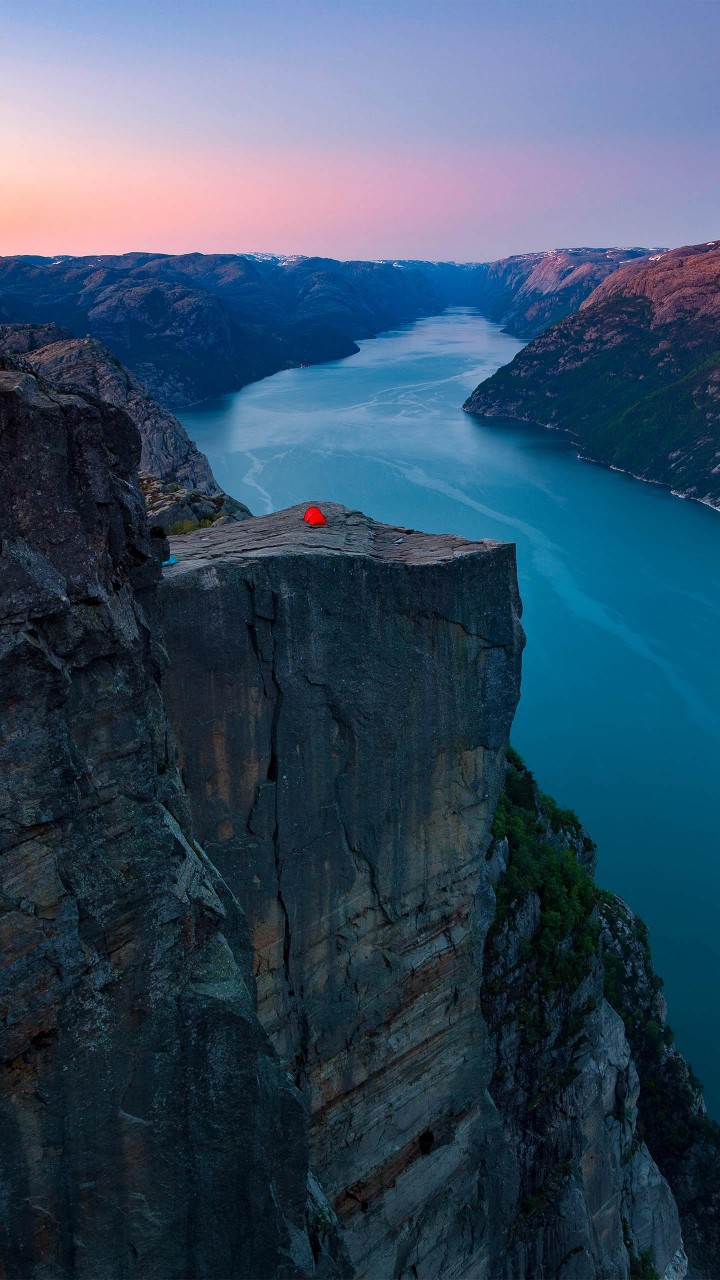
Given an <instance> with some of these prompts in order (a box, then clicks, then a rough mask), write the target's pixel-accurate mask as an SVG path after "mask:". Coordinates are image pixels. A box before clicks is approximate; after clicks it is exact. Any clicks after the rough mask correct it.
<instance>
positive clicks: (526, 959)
mask: <svg viewBox="0 0 720 1280" xmlns="http://www.w3.org/2000/svg"><path fill="white" fill-rule="evenodd" d="M323 510H324V511H325V513H326V515H327V516H328V522H329V523H328V526H327V527H325V528H322V527H321V528H319V529H312V528H308V527H307V526H306V525H304V524H303V522H302V514H303V507H298V508H292V509H290V510H289V511H286V512H280V513H278V514H276V515H274V516H268V517H263V518H261V519H257V520H255V521H252V522H251V523H249V524H247V525H244V526H236V527H235V528H234V529H227V528H226V529H223V530H219V529H218V530H211V531H208V532H207V533H206V534H204V535H198V534H191V535H190V536H189V537H188V538H186V539H182V540H181V541H176V542H174V543H173V550H174V552H175V554H176V555H177V557H178V564H177V565H176V566H174V567H173V568H172V569H170V570H169V571H167V572H166V575H165V579H164V582H163V586H162V590H161V610H162V617H163V626H164V634H165V637H166V641H167V644H168V647H169V652H170V657H171V664H170V671H169V677H168V682H167V699H168V707H169V711H170V714H171V718H172V720H173V723H174V725H175V727H176V731H177V735H178V738H179V749H180V758H181V766H182V774H183V777H184V779H185V781H186V783H187V787H188V795H189V799H190V804H191V809H192V814H193V821H194V823H195V826H196V829H197V831H198V833H199V835H200V836H201V838H202V839H203V841H204V842H205V844H206V847H207V849H208V851H209V852H210V854H211V856H212V858H213V861H214V862H216V863H217V865H218V866H219V867H220V868H221V870H222V873H223V875H224V877H225V879H226V880H227V882H228V884H229V885H230V886H231V888H232V889H233V892H234V893H235V894H236V895H237V896H238V897H239V898H240V899H241V900H242V901H243V903H246V904H247V908H248V916H249V921H250V926H251V930H252V936H253V947H254V953H255V966H256V972H257V980H258V1012H259V1016H260V1019H261V1021H262V1022H263V1024H264V1026H265V1027H266V1028H267V1030H268V1032H269V1034H270V1036H271V1038H272V1040H273V1042H274V1044H275V1045H276V1047H277V1049H278V1052H279V1054H280V1056H281V1058H282V1059H283V1060H284V1061H286V1062H287V1063H288V1064H289V1066H290V1068H291V1070H292V1073H293V1075H294V1078H295V1080H296V1082H297V1084H298V1086H299V1087H300V1088H301V1089H302V1091H303V1093H304V1095H305V1097H306V1100H307V1105H308V1110H309V1116H310V1150H311V1157H312V1164H313V1166H314V1167H315V1168H316V1170H317V1172H318V1174H319V1176H320V1179H321V1182H322V1184H323V1186H324V1189H325V1191H326V1193H327V1194H328V1196H329V1199H330V1201H331V1203H332V1204H333V1206H334V1208H335V1210H336V1212H337V1214H338V1216H339V1217H340V1219H341V1221H342V1223H343V1226H344V1234H345V1239H346V1242H347V1245H348V1248H349V1250H350V1253H351V1255H352V1258H353V1261H354V1263H355V1266H356V1269H357V1273H358V1275H359V1276H361V1277H367V1280H379V1278H380V1277H382V1280H391V1278H392V1277H398V1278H400V1277H402V1278H407V1280H410V1278H411V1277H413V1278H415V1280H436V1277H437V1276H440V1275H442V1276H443V1278H445V1277H452V1276H456V1277H477V1278H478V1280H500V1278H501V1277H502V1278H503V1280H516V1277H518V1276H521V1275H522V1276H528V1277H531V1276H532V1277H540V1276H542V1277H547V1276H557V1277H559V1278H560V1280H593V1278H594V1277H597V1280H600V1277H603V1278H608V1280H609V1278H611V1277H612V1278H613V1280H628V1277H630V1276H632V1275H636V1274H638V1275H639V1274H647V1275H651V1274H653V1270H652V1269H653V1268H655V1269H656V1272H657V1274H658V1275H661V1276H664V1277H666V1278H667V1280H680V1277H682V1276H683V1275H684V1274H685V1272H686V1265H687V1262H686V1258H685V1254H684V1252H683V1248H682V1236H681V1231H680V1226H679V1221H678V1213H677V1208H676V1205H675V1201H674V1199H673V1195H672V1193H671V1191H670V1188H669V1186H668V1184H667V1182H666V1180H665V1179H664V1177H663V1176H662V1174H661V1173H660V1172H659V1170H658V1168H657V1165H656V1163H655V1160H654V1159H653V1156H652V1155H651V1154H650V1152H649V1151H648V1149H647V1147H646V1146H645V1144H644V1142H643V1140H642V1137H641V1131H640V1129H639V1128H638V1123H637V1122H638V1113H637V1104H638V1074H637V1071H636V1068H635V1065H634V1062H633V1060H632V1055H631V1050H630V1047H629V1045H628V1041H627V1038H626V1034H625V1029H624V1026H623V1022H622V1020H621V1018H620V1017H619V1016H618V1013H617V1012H616V1011H615V1010H614V1009H613V1008H612V1007H611V1005H610V1004H609V1003H608V1002H607V1001H606V1000H605V998H604V994H603V989H604V979H605V970H604V967H603V960H602V954H601V928H602V926H601V916H600V910H601V906H602V904H603V902H604V901H605V899H603V898H602V896H601V895H600V894H599V892H598V891H597V890H596V889H595V887H594V885H593V884H592V880H591V876H590V874H589V870H591V868H592V861H593V859H592V845H591V843H590V842H589V841H588V840H587V838H586V836H585V834H584V833H583V832H582V830H581V828H580V827H579V824H578V823H577V820H576V819H574V817H573V816H572V815H567V814H562V813H561V814H558V813H557V812H556V811H555V810H551V809H548V808H547V806H548V805H549V804H550V802H549V801H544V802H543V804H544V805H545V806H546V807H545V808H543V804H541V801H540V799H539V797H538V795H537V792H536V790H535V788H534V784H533V783H532V779H531V778H530V775H529V774H527V771H525V770H523V769H522V767H521V766H518V767H517V768H514V767H511V769H510V774H509V779H508V780H507V781H506V770H505V764H504V744H505V741H506V738H507V734H508V730H509V726H510V722H511V719H512V714H513V711H514V706H515V702H516V699H517V693H518V681H519V662H520V650H521V645H522V636H521V632H520V629H519V624H518V600H517V594H516V586H515V568H514V558H513V552H512V548H510V547H506V546H501V545H498V544H492V543H479V544H469V543H465V542H463V541H462V540H461V539H457V538H451V537H432V536H423V535H419V534H416V533H413V532H409V531H407V530H404V529H395V528H389V527H387V526H383V525H377V524H374V523H373V522H372V521H369V520H367V519H366V518H365V517H363V516H361V515H359V513H356V512H348V511H347V510H346V509H344V508H342V507H336V506H334V505H333V504H325V505H324V507H323ZM349 619H352V623H350V622H349ZM515 776H517V778H518V779H519V782H516V783H515V784H513V781H512V779H513V778H514V777H515ZM513 785H514V790H513ZM502 786H504V788H505V790H504V793H503V797H502V799H501V803H500V807H499V809H498V812H497V814H496V816H495V825H494V830H493V838H492V841H491V833H490V829H489V825H488V824H489V822H490V820H491V816H492V814H493V811H494V809H495V802H496V798H497V796H498V793H499V790H500V788H501V787H502ZM508 788H510V791H509V790H508ZM518 793H519V794H518ZM518 814H520V818H518V816H517V815H518ZM523 815H524V816H523ZM523 822H525V826H523ZM520 837H522V839H520ZM607 897H608V899H609V895H608V896H607ZM613 901H614V900H613ZM639 1267H643V1268H645V1270H644V1272H643V1271H638V1268H639Z"/></svg>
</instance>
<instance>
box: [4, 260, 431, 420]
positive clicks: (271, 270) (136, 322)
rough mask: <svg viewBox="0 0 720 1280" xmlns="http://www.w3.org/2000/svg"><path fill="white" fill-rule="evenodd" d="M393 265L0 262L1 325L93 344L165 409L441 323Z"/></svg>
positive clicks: (427, 293) (417, 286) (421, 282)
mask: <svg viewBox="0 0 720 1280" xmlns="http://www.w3.org/2000/svg"><path fill="white" fill-rule="evenodd" d="M441 308H442V302H441V301H440V299H439V298H438V297H437V295H436V294H435V293H434V291H433V289H432V288H431V286H430V285H429V283H428V281H427V280H426V279H425V277H424V276H422V274H421V273H420V272H417V271H413V270H411V269H409V268H405V267H403V266H401V265H396V264H393V263H364V262H335V261H333V260H332V259H325V258H291V259H280V258H262V259H261V258H258V259H253V258H251V257H248V256H243V255H239V254H207V255H206V254H201V253H191V254H184V255H180V256H173V255H169V254H151V253H128V254H120V255H115V256H112V255H107V256H99V257H86V258H60V259H37V258H1V259H0V320H6V321H10V322H22V323H33V324H38V323H41V322H42V323H47V322H50V321H52V322H54V323H55V324H57V325H61V326H63V327H64V328H66V329H67V330H69V331H70V333H71V334H72V335H74V336H76V337H85V336H88V335H91V336H92V337H94V338H98V339H99V340H100V341H102V342H103V343H105V345H106V346H107V347H109V348H110V350H111V351H112V352H113V353H114V354H115V355H116V356H117V357H118V358H119V359H120V360H121V361H122V362H123V364H125V365H127V366H128V368H130V369H131V370H132V371H133V373H134V374H135V375H136V376H137V377H138V378H140V380H141V381H142V382H143V383H144V384H145V386H146V387H147V388H148V389H149V390H150V392H151V393H152V395H153V396H155V398H156V399H158V400H159V401H160V403H161V404H163V405H165V406H166V407H172V406H177V405H182V404H188V403H190V402H192V401H194V400H199V399H202V398H203V397H207V396H211V395H217V394H219V393H221V392H225V391H232V390H237V389H238V388H239V387H241V386H243V385H244V384H245V383H247V382H252V381H254V380H256V379H258V378H263V377H266V376H267V375H268V374H271V373H275V372H276V371H277V370H278V369H283V368H287V367H289V366H291V365H298V364H307V363H313V362H317V361H319V360H332V359H336V358H339V357H341V356H346V355H350V354H352V353H353V352H354V351H356V350H357V346H356V344H355V339H356V338H363V337H370V336H372V335H373V334H375V333H378V332H379V331H380V330H381V329H385V328H388V327H389V326H392V325H395V324H402V323H406V322H407V321H410V320H414V319H416V318H417V317H418V316H419V315H422V314H427V313H429V312H432V311H438V310H440V309H441Z"/></svg>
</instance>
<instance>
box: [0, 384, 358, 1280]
mask: <svg viewBox="0 0 720 1280" xmlns="http://www.w3.org/2000/svg"><path fill="white" fill-rule="evenodd" d="M0 437H1V439H2V450H1V451H0V484H1V487H2V495H3V500H2V503H1V504H0V587H1V595H0V1276H2V1277H3V1280H25V1278H32V1280H40V1277H42V1280H55V1278H56V1277H57V1278H58V1280H59V1278H60V1277H63V1278H64V1277H74V1278H80V1277H81V1278H83V1280H118V1278H119V1277H130V1276H132V1277H133V1278H137V1280H145V1278H147V1280H150V1277H152V1278H153V1280H157V1277H162V1278H163V1280H166V1278H169V1277H185V1276H198V1277H201V1276H202V1277H208V1278H209V1277H213V1278H216V1277H219V1276H223V1277H228V1278H231V1277H237V1280H240V1278H242V1280H248V1277H252V1278H253V1280H267V1277H268V1276H269V1275H272V1276H278V1277H280V1276H286V1277H287V1276H292V1277H293V1280H294V1278H295V1277H298V1276H311V1275H315V1274H320V1273H321V1272H322V1274H324V1275H335V1274H337V1268H336V1266H335V1263H334V1262H333V1259H332V1257H331V1256H330V1254H331V1253H332V1252H333V1250H334V1243H333V1240H334V1237H333V1228H332V1223H331V1222H330V1219H329V1216H328V1213H327V1208H326V1207H325V1209H323V1207H322V1201H321V1198H320V1197H319V1194H318V1193H317V1191H314V1193H313V1196H312V1211H311V1213H310V1223H309V1226H308V1222H307V1221H306V1211H307V1148H306V1138H305V1117H304V1111H303V1107H302V1103H301V1099H300V1096H299V1094H298V1093H297V1091H296V1090H295V1089H294V1088H293V1087H292V1086H291V1084H290V1083H289V1082H288V1080H287V1076H286V1073H285V1071H284V1069H283V1068H282V1066H281V1064H280V1063H279V1061H278V1059H277V1056H276V1055H275V1053H274V1052H273V1050H272V1048H271V1046H270V1043H269V1041H268V1039H267V1036H266V1035H265V1033H264V1032H263V1030H262V1028H261V1026H260V1024H259V1022H258V1021H257V1018H256V1016H255V1011H254V999H253V977H252V965H251V953H250V948H249V942H248V935H247V928H246V924H245V921H244V918H243V916H242V914H241V912H240V911H239V909H238V906H237V903H236V901H235V900H234V899H233V897H232V895H231V893H230V892H229V890H228V888H227V886H226V885H225V884H224V882H223V881H222V880H221V878H220V876H219V875H218V873H217V871H216V870H215V868H214V867H213V866H212V864H211V863H210V862H209V861H208V860H207V858H206V856H205V854H204V852H203V851H202V849H201V848H200V846H199V845H197V844H196V843H195V842H194V841H193V839H192V838H191V836H190V824H189V815H188V812H187V805H186V801H185V797H184V794H183V791H182V787H181V784H180V780H179V776H178V773H177V770H176V767H175V763H174V756H173V751H172V748H171V746H170V744H169V735H168V727H167V722H166V717H165V712H164V708H163V705H162V698H161V689H160V680H161V674H162V668H163V665H164V655H163V652H162V650H161V649H160V647H159V645H158V643H157V640H156V636H155V622H154V613H155V594H156V585H157V580H158V578H159V575H160V567H159V561H160V554H159V553H161V552H162V549H163V547H166V545H167V544H166V543H165V542H164V541H163V540H162V539H157V538H154V539H150V538H149V537H148V529H147V523H146V519H145V513H144V505H143V500H142V496H141V494H140V492H139V490H138V488H137V486H136V484H135V480H134V474H135V470H136V468H137V465H138V461H139V456H140V442H139V438H138V435H137V432H136V430H135V428H134V426H133V424H132V422H131V421H130V419H129V417H128V416H127V415H126V414H125V413H123V412H122V411H120V410H118V409H115V408H112V407H110V406H108V405H103V404H101V403H100V402H98V401H94V400H91V399H85V398H83V397H82V396H81V395H79V394H61V393H59V392H56V391H53V390H52V389H51V388H50V387H49V386H47V385H46V384H44V383H42V382H41V381H39V380H38V379H37V378H36V377H35V376H33V375H32V374H31V373H29V372H28V371H27V369H26V368H18V367H17V366H16V365H13V362H12V361H10V360H8V359H7V358H5V359H4V360H0ZM155 551H156V552H157V553H158V554H155ZM314 1186H315V1184H313V1187H314ZM311 1237H312V1238H311ZM321 1237H322V1239H321ZM323 1242H324V1243H325V1245H326V1246H327V1247H326V1249H325V1254H323ZM313 1244H314V1249H313ZM328 1249H329V1253H328ZM315 1255H317V1257H316V1256H315ZM318 1269H319V1270H318Z"/></svg>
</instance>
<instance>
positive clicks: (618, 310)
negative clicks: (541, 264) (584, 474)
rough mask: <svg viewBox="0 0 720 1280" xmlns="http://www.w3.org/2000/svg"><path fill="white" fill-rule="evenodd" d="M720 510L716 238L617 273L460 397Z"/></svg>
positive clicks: (719, 244)
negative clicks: (553, 432) (556, 434)
mask: <svg viewBox="0 0 720 1280" xmlns="http://www.w3.org/2000/svg"><path fill="white" fill-rule="evenodd" d="M464 408H465V409H467V410H468V411H469V412H470V413H476V414H481V415H484V416H486V417H505V418H522V419H525V420H527V421H532V422H538V423H541V424H542V425H544V426H551V427H561V428H563V429H565V430H567V431H569V432H570V433H571V434H572V436H573V437H574V439H575V440H576V441H577V443H578V445H579V446H580V449H581V450H582V453H583V454H584V455H588V456H589V457H591V458H593V459H596V460H597V461H600V462H606V463H609V464H610V465H612V466H615V467H619V468H621V469H622V470H625V471H629V472H631V473H632V474H634V475H637V476H640V477H642V478H643V479H646V480H655V481H660V482H661V483H663V484H667V485H670V487H671V488H672V489H673V490H674V491H675V492H677V493H679V494H682V495H683V496H685V497H690V498H697V499H699V500H701V501H704V502H708V503H710V504H711V505H712V506H716V507H720V241H711V242H710V243H708V244H701V245H690V246H687V247H685V248H682V249H674V250H672V251H670V252H666V253H658V254H654V255H651V257H650V258H649V259H647V260H646V261H642V262H639V263H635V264H633V265H630V266H627V267H624V268H623V269H621V270H619V271H617V272H616V273H615V274H613V275H612V276H610V278H608V279H606V280H605V281H603V283H602V284H601V285H599V286H598V288H597V289H595V290H594V292H593V293H592V294H591V295H590V297H589V298H587V299H586V300H585V302H584V303H583V304H582V306H581V308H580V310H579V311H578V312H577V313H576V314H575V315H572V316H569V317H568V318H566V319H565V320H562V321H561V322H560V323H559V324H556V325H554V326H553V327H552V328H550V329H548V330H546V331H545V332H544V333H543V334H541V335H540V337H538V338H536V339H535V341H534V342H531V343H530V344H529V346H527V347H525V348H524V350H522V351H521V352H519V354H518V355H517V356H516V357H515V359H514V360H513V361H512V362H511V363H510V364H509V365H506V366H505V367H504V368H503V369H500V370H499V371H498V372H497V373H496V374H494V375H493V377H492V378H489V379H488V380H487V381H486V382H483V383H481V384H480V386H479V387H477V389H476V390H475V391H474V392H473V394H472V395H471V396H470V398H469V399H468V400H467V401H466V403H465V405H464Z"/></svg>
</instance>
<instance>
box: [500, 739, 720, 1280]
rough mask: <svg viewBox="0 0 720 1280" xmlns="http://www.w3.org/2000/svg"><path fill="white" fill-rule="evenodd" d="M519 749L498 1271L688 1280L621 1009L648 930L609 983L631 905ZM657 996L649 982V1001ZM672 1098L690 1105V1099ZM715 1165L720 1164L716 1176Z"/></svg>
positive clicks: (507, 878)
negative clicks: (616, 935)
mask: <svg viewBox="0 0 720 1280" xmlns="http://www.w3.org/2000/svg"><path fill="white" fill-rule="evenodd" d="M510 754H511V760H510V762H509V764H508V773H507V778H506V783H505V788H504V792H503V795H502V797H501V800H500V804H499V806H498V810H497V812H496V816H495V823H494V828H493V834H494V837H495V839H494V842H493V845H492V847H491V859H492V866H493V873H494V876H495V884H496V895H497V903H496V911H495V917H494V919H493V922H492V925H491V928H490V932H489V934H488V940H487V945H486V947H485V952H484V963H483V1011H484V1014H485V1016H486V1019H487V1022H488V1026H489V1029H490V1032H491V1035H492V1037H493V1039H494V1044H495V1069H494V1072H493V1077H492V1081H491V1084H490V1092H491V1094H492V1097H493V1099H494V1101H495V1103H496V1105H497V1106H498V1108H499V1110H500V1112H501V1114H502V1117H503V1129H504V1136H505V1140H506V1143H507V1150H508V1153H509V1154H508V1169H509V1174H508V1177H507V1182H506V1194H507V1196H508V1198H509V1199H510V1200H511V1201H512V1206H513V1207H512V1209H511V1211H510V1213H509V1219H510V1227H509V1230H508V1232H507V1235H506V1236H505V1237H504V1239H503V1240H502V1245H501V1250H500V1253H499V1255H498V1257H497V1259H496V1264H495V1269H494V1271H493V1272H492V1274H493V1275H495V1276H497V1277H503V1278H504V1280H514V1278H515V1277H517V1276H542V1277H545V1276H563V1277H565V1276H567V1277H576V1278H577V1280H585V1277H589V1276H624V1275H626V1274H627V1268H628V1266H629V1268H630V1275H631V1276H648V1277H649V1276H652V1275H655V1276H665V1277H668V1278H671V1277H672V1280H677V1278H678V1277H681V1276H684V1275H685V1274H686V1270H687V1258H686V1256H685V1251H684V1246H683V1235H682V1233H681V1224H680V1219H679V1215H678V1208H677V1205H676V1203H675V1200H674V1197H673V1191H672V1190H671V1188H670V1186H669V1185H668V1182H667V1181H666V1179H665V1177H663V1175H662V1173H661V1172H660V1169H659V1168H658V1163H657V1162H658V1161H660V1160H661V1159H663V1156H664V1151H663V1147H662V1144H661V1143H657V1142H655V1140H654V1137H655V1135H654V1134H652V1133H651V1132H650V1131H649V1130H648V1128H647V1126H646V1125H645V1124H644V1123H643V1119H642V1104H643V1103H644V1107H645V1111H646V1112H647V1109H648V1108H649V1109H650V1110H652V1109H653V1108H656V1107H657V1104H658V1093H657V1091H656V1090H651V1088H650V1086H649V1083H648V1082H647V1081H645V1082H644V1086H645V1085H647V1086H648V1087H647V1094H646V1096H645V1098H644V1099H642V1098H641V1095H640V1081H639V1078H638V1070H637V1062H636V1059H635V1058H634V1056H633V1054H634V1052H635V1050H636V1043H635V1042H633V1039H632V1036H631V1038H630V1043H629V1041H628V1030H627V1027H628V1026H630V1025H631V1024H630V1023H629V1022H628V1017H627V1008H626V1003H630V1004H632V997H629V999H628V1000H627V1001H621V1000H620V999H619V998H618V993H619V992H620V991H623V992H625V991H626V990H627V989H628V988H629V986H630V983H631V978H632V965H631V963H630V961H629V959H628V957H629V955H630V953H631V949H632V948H633V947H639V945H640V944H639V942H638V939H637V936H636V930H635V929H634V927H631V928H629V929H628V930H627V938H625V939H623V950H622V961H621V965H620V974H619V975H618V976H617V977H616V981H615V983H614V984H611V983H610V981H609V975H610V973H611V972H614V969H613V965H614V963H615V949H614V944H613V942H612V940H611V936H610V933H609V931H608V920H610V919H614V918H615V917H616V916H617V915H618V914H621V913H623V912H626V911H627V909H626V908H625V907H624V904H622V903H621V902H620V901H619V899H617V898H616V897H615V896H614V895H613V894H610V893H607V892H605V891H602V890H599V889H598V888H597V887H596V886H595V884H594V882H593V879H592V872H593V868H594V853H593V851H594V845H593V844H592V842H591V841H590V840H589V838H588V836H587V833H586V832H585V831H584V830H583V829H582V827H581V826H580V824H579V822H578V820H577V818H576V817H575V815H574V813H572V812H571V811H569V810H559V809H558V808H557V806H556V805H555V804H554V802H553V801H551V800H550V798H549V797H547V796H543V795H541V794H540V793H539V792H538V790H537V787H536V785H535V783H534V780H533V778H532V775H531V774H530V773H529V771H528V770H527V769H526V768H525V767H524V765H523V764H522V762H521V761H520V760H519V759H518V758H517V757H515V756H514V754H513V753H510ZM640 949H641V948H640ZM628 995H629V992H628ZM657 998H658V997H657V987H656V986H653V988H652V1000H653V1005H655V1003H656V1002H657ZM621 1014H622V1017H621V1016H620V1015H621ZM623 1018H625V1019H626V1021H625V1022H623ZM677 1056H678V1058H679V1055H677ZM680 1061H682V1060H681V1059H680ZM669 1092H672V1091H669ZM673 1097H674V1101H675V1105H678V1104H679V1101H680V1093H679V1092H677V1093H674V1094H673ZM639 1103H640V1104H641V1109H640V1111H639V1109H638V1106H639ZM646 1140H647V1143H650V1149H649V1148H648V1145H646ZM718 1169H720V1165H718V1163H717V1158H716V1165H715V1177H716V1178H717V1173H718ZM673 1190H674V1184H673ZM684 1225H685V1223H684V1222H683V1228H684ZM697 1274H699V1275H710V1274H712V1270H710V1271H708V1272H698V1273H697Z"/></svg>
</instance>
